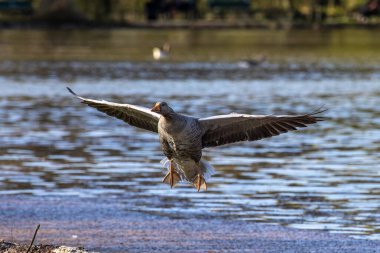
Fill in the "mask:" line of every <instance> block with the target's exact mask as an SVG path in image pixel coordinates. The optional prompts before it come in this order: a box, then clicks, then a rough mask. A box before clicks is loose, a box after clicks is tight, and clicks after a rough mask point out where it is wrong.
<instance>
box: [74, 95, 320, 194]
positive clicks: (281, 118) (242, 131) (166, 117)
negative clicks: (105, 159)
mask: <svg viewBox="0 0 380 253" xmlns="http://www.w3.org/2000/svg"><path fill="white" fill-rule="evenodd" d="M67 89H68V90H69V91H70V93H72V94H73V95H74V96H76V97H77V98H79V99H80V100H81V101H82V103H84V104H87V105H89V106H91V107H94V108H96V109H97V110H98V111H101V112H103V113H106V114H108V115H110V116H113V117H116V118H118V119H121V120H123V121H125V122H126V123H128V124H130V125H132V126H135V127H139V128H142V129H145V130H148V131H151V132H154V133H158V135H159V139H160V144H161V148H162V151H163V153H164V154H165V156H166V158H165V159H163V160H162V161H161V163H162V164H163V165H164V166H165V167H166V168H167V169H168V173H167V174H166V176H165V177H164V179H163V182H164V183H167V184H169V185H170V187H171V188H172V187H173V186H175V185H176V184H177V183H178V182H179V181H187V182H190V183H192V184H193V185H194V187H195V188H196V189H197V191H199V190H200V189H201V188H202V189H204V190H207V184H206V180H207V179H208V178H209V177H210V176H211V175H212V174H213V173H214V168H213V167H212V166H211V165H210V164H209V163H207V162H206V161H204V160H202V159H201V158H202V149H203V148H207V147H216V146H220V145H225V144H230V143H234V142H240V141H256V140H260V139H263V138H268V137H272V136H275V135H279V134H281V133H286V132H288V131H293V130H297V128H300V127H306V126H307V125H309V124H314V123H316V122H318V121H321V120H323V118H322V117H319V116H316V115H317V114H320V113H322V112H324V111H321V110H317V111H315V112H313V113H310V114H303V115H248V114H237V113H232V114H228V115H219V116H213V117H208V118H195V117H190V116H185V115H183V114H180V113H176V112H175V111H174V110H173V109H172V108H171V107H170V106H169V105H168V104H167V103H166V102H157V103H156V104H155V105H154V106H153V108H151V109H148V108H144V107H140V106H136V105H131V104H118V103H112V102H107V101H104V100H94V99H88V98H84V97H80V96H78V95H77V94H76V93H74V92H73V91H72V90H71V89H70V88H67Z"/></svg>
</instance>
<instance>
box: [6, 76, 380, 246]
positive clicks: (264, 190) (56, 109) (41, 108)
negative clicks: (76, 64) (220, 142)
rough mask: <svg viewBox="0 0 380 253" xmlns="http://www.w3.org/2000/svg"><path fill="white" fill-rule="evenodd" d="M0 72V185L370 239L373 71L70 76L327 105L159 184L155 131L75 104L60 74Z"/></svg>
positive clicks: (154, 94) (182, 104) (93, 93)
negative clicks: (295, 125)
mask: <svg viewBox="0 0 380 253" xmlns="http://www.w3.org/2000/svg"><path fill="white" fill-rule="evenodd" d="M1 83H2V84H1V85H2V90H3V93H2V95H1V97H0V104H1V108H2V109H1V110H0V118H1V119H2V121H1V132H0V143H1V144H0V145H1V149H0V159H1V165H2V166H1V167H2V168H1V171H0V194H9V195H11V194H33V195H58V196H59V195H61V196H63V195H75V196H80V197H96V196H98V195H107V196H112V195H115V196H119V197H120V198H124V199H125V200H124V201H125V203H126V205H125V206H126V207H127V208H128V209H130V210H138V211H144V212H149V213H155V214H160V215H167V216H170V217H198V216H201V217H204V216H205V217H208V216H211V217H213V216H215V217H216V216H217V217H223V218H230V217H238V218H239V219H244V220H249V221H257V222H266V223H278V224H284V225H289V226H291V227H296V228H311V229H327V230H331V231H333V232H336V233H348V234H351V235H357V236H366V237H367V238H372V239H380V238H379V229H380V225H379V224H380V222H379V221H380V215H379V213H380V212H379V208H380V198H379V196H380V191H379V184H380V173H379V166H378V162H379V160H380V156H379V143H380V130H378V129H379V123H380V122H379V121H378V120H377V119H378V118H379V115H380V106H379V105H380V100H379V97H380V96H379V94H380V86H379V85H378V83H377V81H375V80H372V78H371V76H369V77H367V78H366V79H342V78H341V79H324V80H318V81H317V80H309V81H306V80H298V79H289V78H282V79H281V80H246V81H234V82H233V83H231V81H227V80H195V79H187V80H182V81H176V80H170V79H167V80H163V81H149V80H128V81H125V80H122V79H116V80H99V81H95V80H89V79H81V80H77V81H76V82H73V83H71V84H70V86H71V87H72V88H73V89H74V90H75V91H77V92H78V93H79V94H82V95H84V96H89V97H94V98H103V99H108V100H112V101H118V102H127V103H131V104H139V105H142V106H146V107H149V106H151V105H153V104H154V102H155V101H156V100H166V101H169V102H170V104H171V105H172V107H173V108H175V109H176V110H177V111H180V112H183V113H186V114H190V115H198V116H210V115H214V114H222V113H228V112H231V111H234V112H243V113H253V114H270V113H278V114H283V113H304V112H310V111H312V110H314V109H315V108H317V107H319V106H321V105H324V106H325V107H326V108H329V111H327V112H326V113H325V116H326V117H327V121H326V122H323V123H320V124H318V125H314V126H311V127H310V128H308V129H305V130H302V131H298V132H296V133H289V134H285V135H282V136H279V137H275V138H272V139H266V140H262V141H258V142H254V143H241V144H237V145H231V146H225V147H220V148H213V149H207V150H205V152H204V155H205V157H206V158H207V159H208V160H209V161H210V162H211V163H212V164H213V165H214V166H215V167H216V168H217V174H216V175H215V176H213V177H212V179H211V180H210V184H209V190H208V191H207V192H206V193H197V192H196V191H195V190H194V189H193V188H192V187H191V186H190V185H187V184H184V183H183V184H180V185H179V186H178V187H177V188H175V189H173V190H170V189H169V188H168V187H167V185H164V184H162V183H161V179H162V177H163V175H164V172H163V169H162V168H161V166H160V164H159V161H160V160H161V159H162V158H163V155H162V153H161V151H160V148H159V143H158V138H157V136H155V135H154V134H151V133H148V132H144V131H142V130H138V129H135V128H133V127H129V126H127V125H125V124H124V123H122V122H120V121H118V120H114V119H112V118H109V117H107V116H105V115H103V114H101V113H99V112H97V111H95V110H93V109H91V108H87V107H85V106H84V105H82V104H80V103H79V101H77V100H75V99H74V98H72V96H71V95H70V94H69V93H68V92H67V91H66V90H65V86H66V85H67V83H66V82H62V81H60V80H57V79H55V78H51V79H45V80H40V81H38V82H34V81H33V82H28V81H23V82H22V83H20V82H18V81H15V80H13V79H7V78H3V80H2V81H1ZM183 89H186V90H187V92H186V95H182V91H183Z"/></svg>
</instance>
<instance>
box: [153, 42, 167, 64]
mask: <svg viewBox="0 0 380 253" xmlns="http://www.w3.org/2000/svg"><path fill="white" fill-rule="evenodd" d="M169 53H170V44H169V43H165V44H164V45H163V46H162V47H154V48H153V59H155V60H161V59H164V58H167V57H169Z"/></svg>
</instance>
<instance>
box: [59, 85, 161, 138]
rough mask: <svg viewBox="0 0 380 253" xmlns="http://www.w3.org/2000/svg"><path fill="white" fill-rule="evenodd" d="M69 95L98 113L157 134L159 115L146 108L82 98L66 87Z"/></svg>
mask: <svg viewBox="0 0 380 253" xmlns="http://www.w3.org/2000/svg"><path fill="white" fill-rule="evenodd" d="M67 89H68V90H69V91H70V93H71V94H73V95H74V96H76V97H77V98H79V99H80V100H82V103H84V104H87V105H89V106H91V107H94V108H96V109H97V110H98V111H101V112H104V113H106V114H108V115H110V116H113V117H115V118H118V119H121V120H123V121H125V122H126V123H128V124H130V125H132V126H135V127H139V128H142V129H146V130H149V131H152V132H156V133H157V131H158V130H157V127H158V120H159V119H160V115H159V114H157V113H154V112H151V111H150V110H149V109H148V108H144V107H140V106H136V105H130V104H118V103H112V102H107V101H104V100H101V101H100V100H94V99H88V98H83V97H80V96H78V95H77V94H75V92H73V91H72V90H71V89H70V88H68V87H67Z"/></svg>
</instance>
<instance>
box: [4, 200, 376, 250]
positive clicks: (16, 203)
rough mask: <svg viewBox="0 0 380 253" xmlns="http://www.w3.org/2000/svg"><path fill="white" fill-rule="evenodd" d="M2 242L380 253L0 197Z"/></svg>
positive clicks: (231, 226) (267, 232) (371, 246)
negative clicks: (34, 236)
mask: <svg viewBox="0 0 380 253" xmlns="http://www.w3.org/2000/svg"><path fill="white" fill-rule="evenodd" d="M0 202H1V206H0V240H1V239H3V240H7V241H17V242H18V243H24V244H27V245H28V243H29V242H30V238H32V236H33V232H34V229H35V226H36V224H38V223H40V224H41V228H40V231H39V232H38V235H37V239H36V242H35V244H36V245H38V244H44V245H48V244H49V245H51V244H53V245H67V246H73V247H85V248H86V249H88V250H93V251H99V252H179V251H181V252H207V251H210V252H220V251H223V250H227V251H228V252H280V251H281V252H360V253H365V252H380V241H370V240H358V239H353V238H350V237H347V236H344V235H338V234H330V233H328V232H317V231H312V230H297V229H289V228H284V227H281V226H272V225H264V224H256V223H251V222H245V221H239V220H234V219H231V220H222V219H207V218H204V219H195V218H192V217H189V219H169V218H167V217H160V216H155V215H150V214H147V213H144V212H143V210H142V211H141V212H130V211H128V210H127V205H126V203H127V201H126V200H124V202H123V203H122V202H120V200H119V199H116V198H103V197H102V198H96V199H93V198H89V199H80V198H77V197H56V198H54V197H32V196H22V197H20V196H17V197H12V196H2V197H0Z"/></svg>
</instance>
